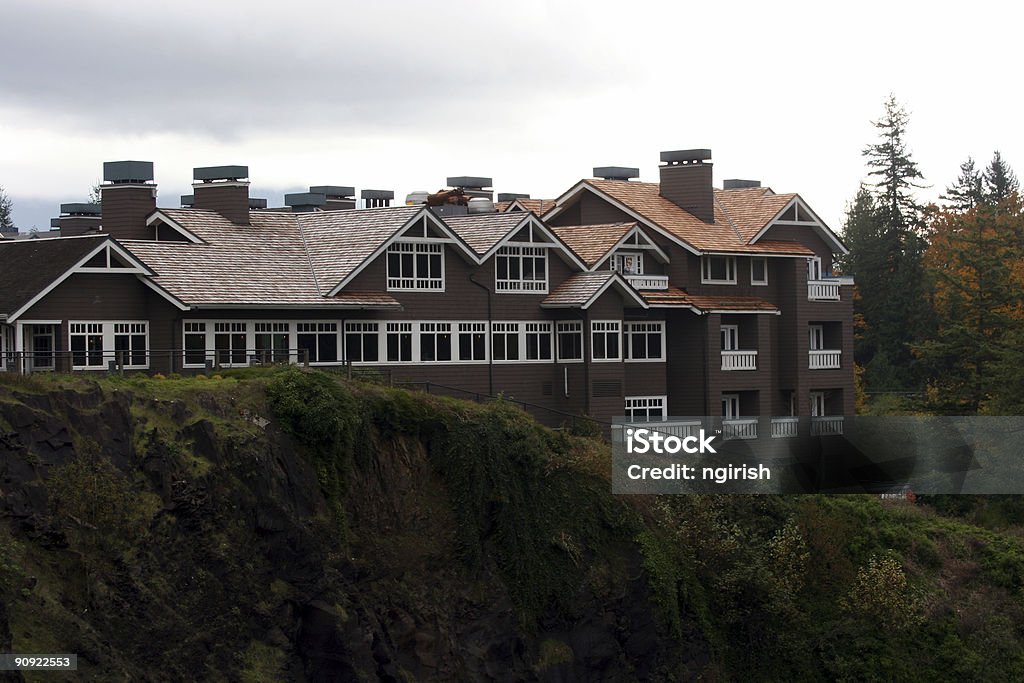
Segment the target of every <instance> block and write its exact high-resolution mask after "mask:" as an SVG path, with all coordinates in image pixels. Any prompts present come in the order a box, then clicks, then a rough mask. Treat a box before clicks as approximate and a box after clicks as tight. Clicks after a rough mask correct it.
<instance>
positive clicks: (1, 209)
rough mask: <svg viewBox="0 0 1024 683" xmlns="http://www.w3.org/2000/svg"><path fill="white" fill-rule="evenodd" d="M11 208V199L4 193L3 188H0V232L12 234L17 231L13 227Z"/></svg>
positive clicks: (12, 206)
mask: <svg viewBox="0 0 1024 683" xmlns="http://www.w3.org/2000/svg"><path fill="white" fill-rule="evenodd" d="M13 208H14V205H13V204H12V203H11V198H10V197H8V196H7V193H6V192H4V188H3V187H0V232H14V231H15V230H16V229H17V228H15V227H14V218H13V217H12V216H11V211H12V209H13Z"/></svg>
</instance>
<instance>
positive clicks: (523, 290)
mask: <svg viewBox="0 0 1024 683" xmlns="http://www.w3.org/2000/svg"><path fill="white" fill-rule="evenodd" d="M532 245H544V246H532ZM550 245H551V242H550V241H549V240H548V238H547V236H545V235H544V234H543V233H542V232H541V231H540V230H539V229H537V227H536V226H534V225H533V224H532V223H531V224H529V225H525V226H523V227H522V228H521V229H520V230H519V232H517V233H516V234H515V235H513V236H512V237H511V238H510V239H509V240H508V242H506V243H505V246H503V247H501V248H500V249H498V252H497V253H496V254H495V255H494V291H496V292H502V293H504V294H546V293H547V291H548V247H549V246H550Z"/></svg>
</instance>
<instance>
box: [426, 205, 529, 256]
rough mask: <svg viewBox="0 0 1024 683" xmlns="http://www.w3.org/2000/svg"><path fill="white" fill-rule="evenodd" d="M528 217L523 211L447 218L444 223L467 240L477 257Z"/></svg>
mask: <svg viewBox="0 0 1024 683" xmlns="http://www.w3.org/2000/svg"><path fill="white" fill-rule="evenodd" d="M528 215H529V214H526V213H522V212H521V211H516V212H513V213H480V214H473V215H469V216H446V217H445V218H444V222H445V224H446V225H448V226H449V227H450V228H451V229H452V230H454V231H455V232H456V233H458V234H459V236H460V237H462V239H464V240H466V244H468V245H469V246H470V248H472V249H473V251H474V253H476V255H477V256H483V255H484V254H486V253H487V252H488V251H490V250H491V249H492V248H493V247H494V245H495V244H497V243H498V242H500V241H501V240H502V239H504V237H505V236H506V235H507V234H508V233H509V232H511V231H512V229H513V228H515V227H516V226H517V225H519V224H520V223H522V222H523V221H524V220H526V217H527V216H528Z"/></svg>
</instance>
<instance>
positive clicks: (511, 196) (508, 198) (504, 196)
mask: <svg viewBox="0 0 1024 683" xmlns="http://www.w3.org/2000/svg"><path fill="white" fill-rule="evenodd" d="M529 198H530V195H528V194H521V193H519V192H499V193H498V201H499V202H514V201H515V200H517V199H529Z"/></svg>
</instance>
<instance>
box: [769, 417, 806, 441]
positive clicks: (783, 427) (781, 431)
mask: <svg viewBox="0 0 1024 683" xmlns="http://www.w3.org/2000/svg"><path fill="white" fill-rule="evenodd" d="M799 433H800V418H799V417H773V418H772V438H773V439H785V438H789V437H792V436H797V435H799Z"/></svg>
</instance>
